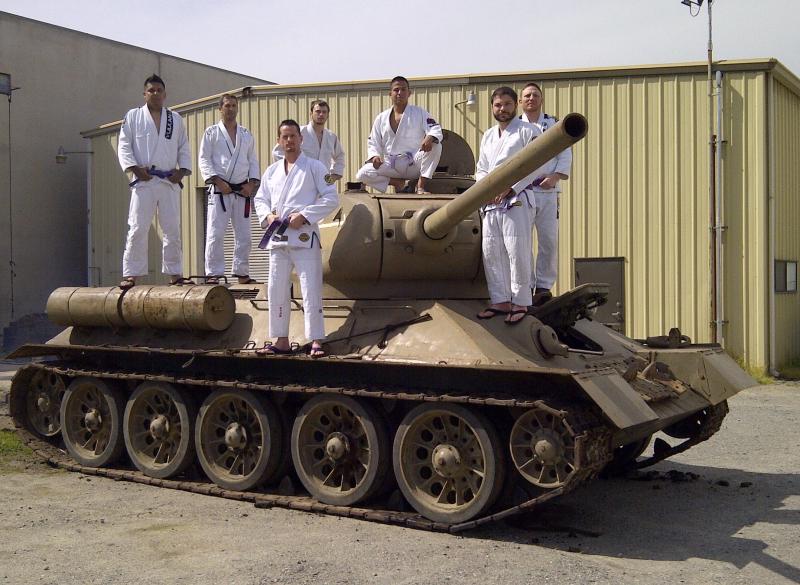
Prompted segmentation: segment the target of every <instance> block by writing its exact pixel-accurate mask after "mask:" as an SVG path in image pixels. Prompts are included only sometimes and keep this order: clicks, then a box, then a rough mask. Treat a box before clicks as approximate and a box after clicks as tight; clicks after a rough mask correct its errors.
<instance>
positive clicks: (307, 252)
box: [255, 120, 339, 358]
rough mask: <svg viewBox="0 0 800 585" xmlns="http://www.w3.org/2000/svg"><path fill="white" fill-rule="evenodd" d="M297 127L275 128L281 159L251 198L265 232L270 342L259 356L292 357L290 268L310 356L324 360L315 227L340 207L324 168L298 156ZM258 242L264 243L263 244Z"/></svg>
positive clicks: (294, 124) (319, 257)
mask: <svg viewBox="0 0 800 585" xmlns="http://www.w3.org/2000/svg"><path fill="white" fill-rule="evenodd" d="M302 141H303V138H302V135H301V134H300V125H299V124H298V123H297V122H295V121H294V120H284V121H283V122H281V124H280V126H279V127H278V144H279V145H280V147H281V149H282V150H283V153H284V158H283V159H282V160H279V161H277V162H275V163H273V164H271V165H270V166H269V167H268V168H267V170H266V171H265V172H264V175H263V176H262V177H261V186H260V187H259V188H258V192H257V193H256V197H255V204H256V213H258V219H259V221H260V222H261V227H262V228H265V229H266V230H267V232H266V234H265V237H266V238H267V242H266V247H267V249H268V250H269V281H268V283H267V294H268V303H269V305H268V307H269V336H270V337H274V338H276V341H275V342H274V343H271V342H267V343H266V344H265V345H264V347H263V348H262V349H259V350H257V352H256V353H258V354H259V355H275V354H289V353H293V350H292V347H291V344H290V343H289V316H290V314H291V298H290V290H291V272H292V268H294V270H295V272H296V273H297V278H298V280H299V281H300V290H301V293H302V295H303V314H304V318H305V336H306V339H308V340H310V341H311V348H310V351H309V355H310V356H311V357H314V358H317V357H322V356H324V355H325V351H324V350H323V349H322V340H323V338H324V337H325V323H324V320H323V315H322V249H321V246H320V237H319V227H318V226H317V224H318V223H319V221H321V220H322V219H324V218H325V216H327V215H328V214H329V213H331V212H332V211H333V210H334V209H336V206H337V205H338V203H339V197H338V195H337V193H336V188H335V187H334V186H333V185H332V184H330V183H328V182H327V181H326V180H325V176H326V175H327V174H328V168H327V167H326V166H325V165H323V164H322V163H321V162H320V161H318V160H314V159H311V158H309V157H307V156H306V155H305V154H303V152H302V150H301V146H300V145H301V143H302ZM262 241H263V240H262Z"/></svg>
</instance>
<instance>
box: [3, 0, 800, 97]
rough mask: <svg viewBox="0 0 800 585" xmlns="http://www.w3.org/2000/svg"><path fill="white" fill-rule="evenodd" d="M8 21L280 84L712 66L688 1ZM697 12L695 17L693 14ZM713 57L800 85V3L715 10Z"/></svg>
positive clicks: (75, 11) (49, 7)
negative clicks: (758, 63)
mask: <svg viewBox="0 0 800 585" xmlns="http://www.w3.org/2000/svg"><path fill="white" fill-rule="evenodd" d="M0 11H5V12H10V13H13V14H18V15H20V16H25V17H28V18H33V19H35V20H40V21H44V22H49V23H51V24H56V25H59V26H63V27H66V28H71V29H75V30H79V31H83V32H87V33H91V34H94V35H98V36H102V37H106V38H110V39H114V40H116V41H121V42H124V43H129V44H131V45H136V46H140V47H146V48H148V49H152V50H154V51H159V52H162V53H167V54H170V55H174V56H177V57H182V58H185V59H190V60H192V61H199V62H201V63H206V64H208V65H214V66H216V67H221V68H223V69H229V70H231V71H235V72H238V73H243V74H246V75H251V76H253V77H258V78H261V79H265V80H269V81H274V82H277V83H287V84H291V83H314V82H324V81H356V80H366V79H386V78H391V77H393V76H394V75H398V74H402V75H405V76H406V77H425V76H436V75H467V74H473V73H499V72H518V71H548V70H558V69H573V68H593V67H615V66H623V65H641V64H653V63H678V62H687V61H705V60H706V49H707V42H708V12H707V10H706V5H705V4H704V5H703V7H702V8H701V9H699V14H698V15H697V16H695V17H692V16H691V14H690V9H689V7H687V6H684V5H683V4H681V0H500V1H496V0H489V1H487V0H397V1H394V2H389V1H384V0H372V1H358V0H331V1H330V2H328V3H324V2H319V1H317V2H308V1H306V0H282V1H276V0H216V1H213V2H212V1H209V0H136V1H130V0H129V1H127V2H121V1H119V0H58V1H55V0H0ZM694 12H698V9H697V8H695V9H694ZM712 16H713V21H712V22H713V41H714V59H715V60H721V59H727V60H730V59H753V58H768V57H775V58H777V59H778V60H780V61H781V62H782V63H783V64H784V65H786V66H787V67H788V68H789V69H790V70H791V71H792V72H794V73H795V74H796V75H800V36H798V33H797V28H798V27H797V25H798V23H799V22H800V18H799V17H800V0H715V1H714V2H713V5H712Z"/></svg>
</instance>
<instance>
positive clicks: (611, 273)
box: [575, 258, 625, 332]
mask: <svg viewBox="0 0 800 585" xmlns="http://www.w3.org/2000/svg"><path fill="white" fill-rule="evenodd" d="M590 282H593V283H606V284H608V286H609V289H608V302H606V304H605V305H602V306H601V307H598V309H597V314H596V315H595V319H596V320H597V321H599V322H600V323H602V324H603V325H608V326H609V327H611V328H612V329H614V330H615V331H620V332H624V331H625V259H624V258H575V286H579V285H581V284H587V283H590Z"/></svg>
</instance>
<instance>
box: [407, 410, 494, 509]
mask: <svg viewBox="0 0 800 585" xmlns="http://www.w3.org/2000/svg"><path fill="white" fill-rule="evenodd" d="M392 460H393V462H394V473H395V477H396V478H397V484H398V486H399V487H400V490H401V491H402V492H403V495H404V496H405V497H406V499H407V500H408V502H409V503H410V504H411V505H412V506H413V507H414V509H415V510H417V512H419V513H420V514H422V515H423V516H425V517H426V518H428V519H430V520H433V521H435V522H447V523H451V524H455V523H459V522H467V521H469V520H471V519H473V518H476V517H478V516H481V515H482V514H484V513H485V512H486V511H487V510H488V509H489V508H490V507H491V506H492V504H494V502H495V501H496V500H497V497H498V495H499V494H500V491H501V489H502V487H503V480H504V479H505V459H504V454H503V448H502V446H501V443H500V440H499V439H498V437H497V433H496V432H495V430H494V427H493V426H492V424H491V423H490V422H489V420H488V419H487V418H486V417H484V416H483V415H482V414H480V413H478V412H475V411H473V410H471V409H469V408H467V407H465V406H462V405H459V404H446V405H443V404H433V403H425V404H420V405H419V406H417V407H416V408H414V409H413V410H412V411H411V412H409V413H408V414H407V415H406V417H405V418H404V419H403V422H402V423H401V424H400V427H399V428H398V430H397V434H396V435H395V439H394V450H393V457H392Z"/></svg>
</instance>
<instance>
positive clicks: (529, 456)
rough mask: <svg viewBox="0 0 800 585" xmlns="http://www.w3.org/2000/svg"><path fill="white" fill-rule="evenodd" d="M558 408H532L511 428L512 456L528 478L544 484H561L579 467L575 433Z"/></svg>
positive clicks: (553, 485) (552, 485) (549, 485)
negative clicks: (552, 409) (577, 465)
mask: <svg viewBox="0 0 800 585" xmlns="http://www.w3.org/2000/svg"><path fill="white" fill-rule="evenodd" d="M557 412H558V411H551V410H548V409H544V408H533V409H531V410H528V411H526V412H524V413H523V414H522V415H521V416H520V417H519V418H518V419H517V420H516V422H515V423H514V426H513V427H512V428H511V437H510V440H509V444H510V447H511V459H512V461H514V465H515V466H516V467H517V470H518V471H519V472H520V474H522V476H523V477H524V478H525V479H527V480H528V481H529V482H531V483H532V484H533V485H535V486H538V487H541V488H548V489H552V488H557V487H561V486H562V485H564V484H565V483H566V481H567V480H568V479H569V478H570V476H571V475H572V474H573V473H574V471H575V468H576V462H575V437H574V435H573V433H572V430H571V429H570V428H569V425H568V424H567V423H566V421H565V419H564V416H563V415H559V414H556V413H557Z"/></svg>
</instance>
